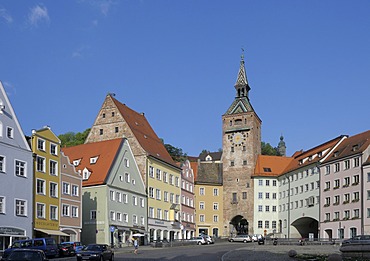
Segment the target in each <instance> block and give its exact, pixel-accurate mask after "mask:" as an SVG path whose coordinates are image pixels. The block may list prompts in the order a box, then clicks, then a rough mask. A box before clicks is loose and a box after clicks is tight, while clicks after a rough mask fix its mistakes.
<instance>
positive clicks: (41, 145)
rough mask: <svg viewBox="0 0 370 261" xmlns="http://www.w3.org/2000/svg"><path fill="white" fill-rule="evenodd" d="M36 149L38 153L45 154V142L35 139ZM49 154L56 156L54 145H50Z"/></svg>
mask: <svg viewBox="0 0 370 261" xmlns="http://www.w3.org/2000/svg"><path fill="white" fill-rule="evenodd" d="M37 149H38V150H39V151H43V152H46V142H45V140H44V139H41V138H37ZM49 152H50V154H51V155H54V156H57V155H58V145H57V144H55V143H50V147H49Z"/></svg>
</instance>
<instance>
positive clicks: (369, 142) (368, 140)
mask: <svg viewBox="0 0 370 261" xmlns="http://www.w3.org/2000/svg"><path fill="white" fill-rule="evenodd" d="M369 146H370V130H368V131H365V132H362V133H359V134H356V135H354V136H351V137H348V138H347V139H345V140H344V141H343V142H342V143H341V144H340V145H339V146H338V147H337V148H336V149H335V150H334V151H333V153H332V154H331V155H330V156H329V157H328V158H327V159H326V160H325V162H330V161H332V160H336V159H338V158H344V157H349V156H352V155H355V154H359V153H362V152H363V151H365V150H366V149H367V148H368V147H369Z"/></svg>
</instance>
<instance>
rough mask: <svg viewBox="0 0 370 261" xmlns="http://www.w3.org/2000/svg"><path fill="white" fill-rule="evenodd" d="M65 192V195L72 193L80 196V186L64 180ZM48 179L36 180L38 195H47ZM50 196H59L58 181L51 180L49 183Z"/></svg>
mask: <svg viewBox="0 0 370 261" xmlns="http://www.w3.org/2000/svg"><path fill="white" fill-rule="evenodd" d="M62 186H63V194H64V195H71V196H74V197H78V196H79V186H78V185H74V184H72V185H71V184H70V183H68V182H63V185H62ZM46 190H47V189H46V181H45V180H43V179H37V180H36V193H37V194H38V195H45V196H46ZM49 196H50V197H52V198H57V197H58V183H55V182H50V183H49Z"/></svg>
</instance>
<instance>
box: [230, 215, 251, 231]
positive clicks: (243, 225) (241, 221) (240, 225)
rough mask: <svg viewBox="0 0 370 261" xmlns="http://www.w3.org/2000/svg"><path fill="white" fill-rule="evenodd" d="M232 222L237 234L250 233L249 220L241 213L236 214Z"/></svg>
mask: <svg viewBox="0 0 370 261" xmlns="http://www.w3.org/2000/svg"><path fill="white" fill-rule="evenodd" d="M230 224H231V225H233V227H234V230H235V231H236V234H238V235H239V234H248V231H249V222H248V220H246V219H245V218H244V217H243V216H241V215H236V216H234V217H233V218H232V219H231V221H230Z"/></svg>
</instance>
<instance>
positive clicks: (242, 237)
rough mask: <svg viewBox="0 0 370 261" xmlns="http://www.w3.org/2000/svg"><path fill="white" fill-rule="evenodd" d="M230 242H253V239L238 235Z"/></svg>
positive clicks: (230, 239)
mask: <svg viewBox="0 0 370 261" xmlns="http://www.w3.org/2000/svg"><path fill="white" fill-rule="evenodd" d="M229 242H243V243H248V242H252V238H251V237H250V236H249V235H236V236H235V237H232V238H229Z"/></svg>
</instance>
